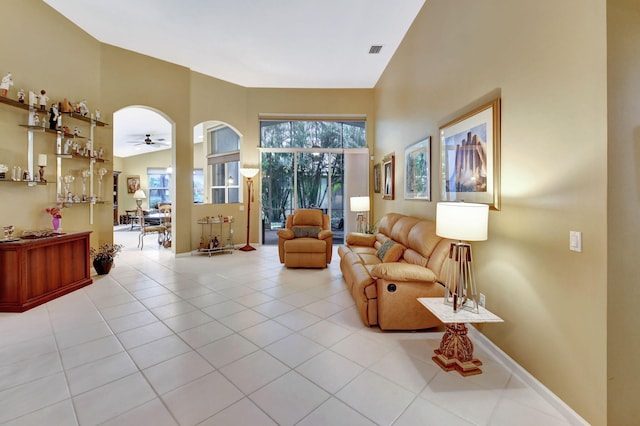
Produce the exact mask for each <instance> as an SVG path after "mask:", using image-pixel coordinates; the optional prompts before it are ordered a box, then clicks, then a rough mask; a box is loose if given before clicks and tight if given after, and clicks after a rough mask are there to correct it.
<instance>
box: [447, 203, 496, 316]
mask: <svg viewBox="0 0 640 426" xmlns="http://www.w3.org/2000/svg"><path fill="white" fill-rule="evenodd" d="M488 220H489V206H488V205H486V204H475V203H464V202H452V203H438V204H437V207H436V234H437V235H438V236H440V237H443V238H451V239H454V240H458V241H457V242H452V243H451V246H450V248H449V258H448V259H447V266H446V269H445V273H444V276H445V277H446V282H445V296H444V302H445V304H449V305H452V306H453V311H454V312H457V311H458V310H459V309H467V310H471V311H472V312H476V313H477V312H478V298H477V292H476V283H475V277H474V271H473V263H472V257H471V245H470V244H468V243H466V242H465V241H485V240H486V239H487V223H488Z"/></svg>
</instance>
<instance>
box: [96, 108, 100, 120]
mask: <svg viewBox="0 0 640 426" xmlns="http://www.w3.org/2000/svg"><path fill="white" fill-rule="evenodd" d="M96 120H100V110H99V109H97V110H96Z"/></svg>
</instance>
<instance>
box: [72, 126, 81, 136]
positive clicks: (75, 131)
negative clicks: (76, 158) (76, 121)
mask: <svg viewBox="0 0 640 426" xmlns="http://www.w3.org/2000/svg"><path fill="white" fill-rule="evenodd" d="M73 136H80V129H78V126H75V127H74V128H73Z"/></svg>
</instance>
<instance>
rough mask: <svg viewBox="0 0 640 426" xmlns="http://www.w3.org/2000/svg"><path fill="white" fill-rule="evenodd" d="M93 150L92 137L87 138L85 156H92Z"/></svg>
mask: <svg viewBox="0 0 640 426" xmlns="http://www.w3.org/2000/svg"><path fill="white" fill-rule="evenodd" d="M92 150H93V148H92V147H91V139H87V141H86V142H85V144H84V156H85V157H91V151H92Z"/></svg>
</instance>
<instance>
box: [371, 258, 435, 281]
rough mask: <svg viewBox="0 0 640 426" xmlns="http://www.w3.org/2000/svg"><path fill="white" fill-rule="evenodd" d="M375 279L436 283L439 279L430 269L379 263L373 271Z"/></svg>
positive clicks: (398, 263)
mask: <svg viewBox="0 0 640 426" xmlns="http://www.w3.org/2000/svg"><path fill="white" fill-rule="evenodd" d="M371 275H372V276H374V277H375V278H383V279H385V280H387V281H424V282H434V281H436V279H437V278H438V277H436V274H435V273H434V272H433V271H432V270H431V269H429V268H425V267H424V266H420V265H413V264H411V263H400V262H393V263H379V264H377V265H375V266H374V267H373V268H372V269H371Z"/></svg>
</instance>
